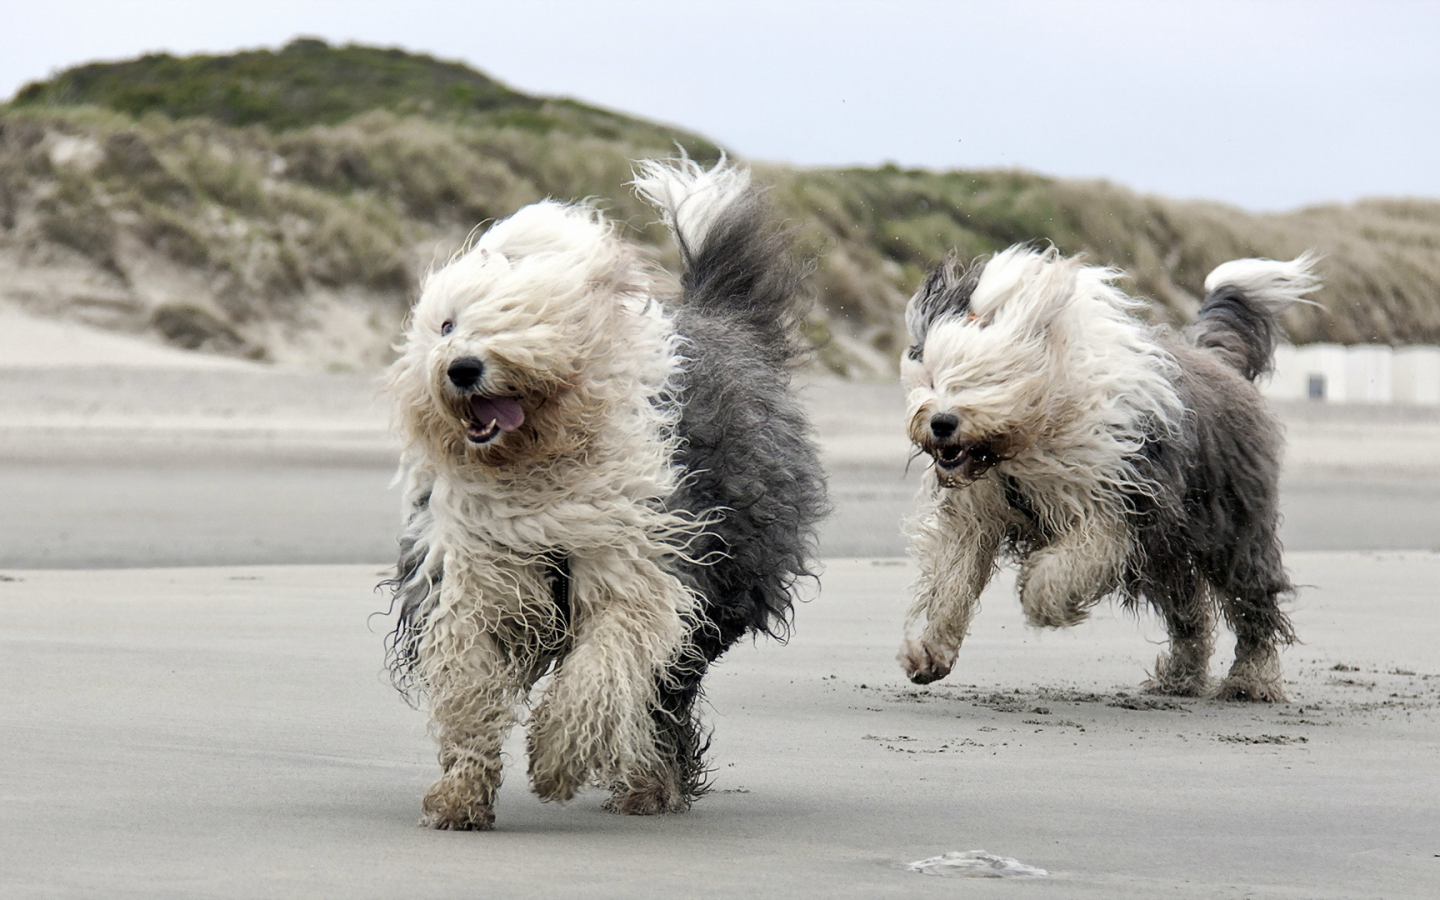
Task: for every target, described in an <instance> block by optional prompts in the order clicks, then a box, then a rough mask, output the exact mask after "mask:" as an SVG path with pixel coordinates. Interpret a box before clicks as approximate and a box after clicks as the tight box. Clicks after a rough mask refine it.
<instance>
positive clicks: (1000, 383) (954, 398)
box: [900, 246, 1318, 701]
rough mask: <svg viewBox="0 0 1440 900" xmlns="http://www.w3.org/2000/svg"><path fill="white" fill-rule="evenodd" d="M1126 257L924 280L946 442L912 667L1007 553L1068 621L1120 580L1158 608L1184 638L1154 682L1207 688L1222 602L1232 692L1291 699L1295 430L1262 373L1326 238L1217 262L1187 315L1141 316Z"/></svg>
mask: <svg viewBox="0 0 1440 900" xmlns="http://www.w3.org/2000/svg"><path fill="white" fill-rule="evenodd" d="M1120 274H1121V273H1120V272H1117V271H1115V270H1113V269H1106V268H1100V267H1095V266H1088V265H1085V264H1083V263H1082V262H1080V261H1078V260H1075V259H1066V258H1063V257H1061V256H1060V255H1059V254H1058V253H1057V252H1056V251H1055V250H1054V249H1053V248H1052V249H1048V250H1039V249H1035V248H1032V247H1028V246H1018V247H1012V248H1011V249H1009V250H1006V251H1004V252H1002V253H999V254H996V255H995V256H994V257H993V258H991V259H988V260H981V261H977V262H976V263H975V264H974V265H973V266H972V267H971V268H969V269H968V270H965V271H962V270H961V269H960V268H959V267H958V266H957V265H956V264H955V263H953V262H947V263H945V264H943V265H941V266H940V267H938V268H937V269H935V270H934V271H933V272H931V274H930V276H929V277H928V279H927V280H926V282H925V284H924V285H923V286H922V287H921V288H920V290H919V291H918V292H917V293H916V295H915V296H914V297H913V298H912V299H911V301H910V304H909V307H908V309H907V311H906V318H907V325H908V327H909V331H910V336H911V339H912V346H911V347H910V349H909V351H908V353H907V355H906V357H905V359H904V361H903V362H902V367H901V368H902V379H903V382H904V385H905V388H906V390H907V391H908V408H909V432H910V436H911V439H912V440H913V442H914V443H915V445H916V446H917V447H918V448H920V450H921V451H923V452H925V453H927V454H929V455H930V456H932V457H933V459H934V466H933V467H932V469H931V473H930V475H929V478H930V489H929V496H930V500H929V503H928V508H927V509H926V510H925V511H924V512H923V513H922V515H921V516H920V518H919V520H918V522H917V524H916V526H915V529H914V534H913V536H912V544H911V549H912V553H913V555H914V556H915V558H916V560H917V561H918V563H919V566H920V572H921V574H920V578H919V581H918V583H917V584H916V597H915V602H914V604H913V606H912V608H911V611H910V617H909V622H908V625H907V638H906V641H905V643H904V646H903V647H902V648H901V651H900V662H901V665H902V667H903V668H904V670H905V672H906V674H907V675H909V677H910V678H911V679H912V680H913V681H915V682H918V683H921V684H924V683H927V682H930V681H933V680H935V679H938V678H943V677H945V675H947V674H948V673H949V672H950V669H951V667H952V666H953V665H954V663H955V659H956V656H957V654H958V652H959V650H960V644H961V642H962V641H963V640H964V638H965V634H966V631H967V629H968V627H969V624H970V620H971V617H972V616H973V615H974V613H975V611H976V608H977V605H978V600H979V597H980V593H981V592H982V591H983V590H984V588H985V586H986V584H987V583H988V582H989V580H990V577H991V574H992V573H993V572H994V571H995V567H996V564H997V560H998V559H1000V558H1003V557H1005V556H1009V557H1011V558H1014V559H1016V560H1018V562H1019V563H1020V580H1019V586H1020V602H1021V605H1022V607H1023V608H1024V611H1025V615H1026V618H1027V619H1028V620H1029V622H1030V623H1031V624H1033V625H1037V626H1047V627H1064V626H1069V625H1074V624H1076V623H1078V622H1080V621H1081V620H1083V619H1084V618H1085V617H1086V616H1087V615H1088V614H1089V611H1090V609H1091V608H1092V607H1093V606H1094V605H1095V604H1096V603H1097V602H1099V601H1100V600H1101V599H1102V598H1104V597H1106V596H1108V595H1111V594H1117V593H1118V594H1119V595H1120V596H1121V597H1122V598H1123V599H1124V600H1125V601H1126V602H1127V603H1130V604H1136V603H1139V602H1142V601H1143V602H1148V603H1149V604H1150V605H1151V606H1152V607H1154V608H1155V609H1156V610H1157V611H1158V612H1159V613H1160V614H1161V615H1162V616H1163V617H1164V618H1165V621H1166V624H1167V626H1168V629H1169V632H1170V652H1169V653H1168V654H1165V655H1162V656H1161V658H1160V660H1159V661H1158V663H1157V666H1156V670H1155V673H1154V677H1153V679H1152V681H1151V683H1150V686H1151V687H1152V688H1153V689H1155V690H1158V691H1161V692H1165V693H1174V694H1184V695H1199V694H1202V693H1206V692H1208V691H1209V690H1210V689H1211V685H1210V682H1209V680H1208V676H1207V664H1208V661H1209V658H1210V653H1211V649H1212V643H1213V640H1212V636H1213V630H1214V623H1215V615H1214V608H1215V607H1216V606H1217V605H1218V607H1219V609H1220V611H1221V612H1222V613H1223V615H1224V617H1225V619H1226V620H1227V621H1228V623H1229V625H1230V627H1231V628H1232V629H1233V630H1234V632H1235V635H1236V658H1235V662H1234V665H1233V667H1232V668H1231V670H1230V674H1229V676H1228V677H1227V678H1226V679H1225V681H1224V682H1223V683H1222V684H1221V685H1220V687H1219V689H1218V694H1219V696H1222V697H1226V698H1248V699H1254V700H1272V701H1273V700H1280V699H1283V698H1284V692H1283V689H1282V687H1281V682H1280V666H1279V656H1278V645H1279V644H1282V643H1286V642H1289V641H1292V640H1293V639H1294V633H1293V631H1292V629H1291V626H1290V622H1289V620H1288V618H1287V617H1286V615H1285V613H1284V612H1283V611H1281V609H1280V607H1279V601H1280V599H1281V598H1282V597H1284V596H1286V595H1288V594H1289V593H1290V592H1291V590H1292V588H1291V585H1290V583H1289V581H1288V579H1287V577H1286V575H1285V570H1284V568H1283V566H1282V564H1281V558H1280V543H1279V540H1278V539H1277V537H1276V525H1277V520H1278V508H1277V496H1276V494H1277V481H1278V475H1279V466H1280V457H1281V431H1280V428H1279V425H1278V423H1276V422H1275V421H1274V419H1273V418H1272V416H1271V415H1270V413H1269V412H1268V411H1267V409H1266V407H1265V404H1264V402H1263V400H1262V399H1261V397H1260V394H1259V392H1258V391H1257V389H1256V388H1255V386H1254V385H1253V383H1252V382H1253V381H1254V379H1255V378H1256V377H1257V376H1258V375H1260V374H1261V373H1262V372H1264V371H1266V370H1267V369H1268V368H1269V366H1270V363H1271V357H1272V355H1273V352H1274V344H1275V340H1276V337H1277V334H1278V324H1277V321H1276V317H1277V315H1278V314H1279V313H1280V312H1281V311H1282V310H1284V309H1285V308H1286V307H1288V306H1289V305H1290V304H1292V303H1294V302H1296V301H1300V300H1302V299H1303V297H1304V294H1305V293H1307V292H1308V291H1311V290H1313V289H1314V288H1316V287H1317V286H1318V282H1317V280H1316V279H1315V277H1314V276H1313V275H1312V273H1311V271H1310V259H1309V258H1308V257H1301V258H1299V259H1297V260H1294V261H1293V262H1288V263H1286V262H1272V261H1269V260H1254V259H1251V260H1237V261H1235V262H1230V263H1226V264H1225V265H1223V266H1220V267H1219V268H1217V269H1216V270H1215V271H1214V272H1213V273H1211V275H1210V277H1209V278H1208V279H1207V280H1206V283H1205V286H1206V290H1207V291H1208V294H1207V297H1206V299H1205V302H1204V304H1203V306H1202V308H1201V310H1200V313H1199V317H1198V319H1197V321H1196V322H1195V324H1193V325H1191V326H1190V327H1189V328H1188V329H1186V330H1185V331H1184V332H1182V333H1181V334H1179V335H1175V334H1172V333H1170V332H1169V331H1167V330H1165V329H1159V328H1152V327H1149V326H1146V325H1145V324H1143V323H1141V322H1140V321H1139V320H1137V319H1136V318H1135V317H1134V315H1133V313H1134V312H1135V311H1136V310H1137V308H1139V307H1140V306H1141V302H1140V301H1137V300H1135V299H1133V298H1130V297H1128V296H1126V295H1125V294H1123V293H1121V292H1120V291H1119V290H1118V289H1116V288H1115V287H1114V286H1113V284H1112V282H1113V281H1114V279H1115V278H1117V277H1118V276H1119V275H1120Z"/></svg>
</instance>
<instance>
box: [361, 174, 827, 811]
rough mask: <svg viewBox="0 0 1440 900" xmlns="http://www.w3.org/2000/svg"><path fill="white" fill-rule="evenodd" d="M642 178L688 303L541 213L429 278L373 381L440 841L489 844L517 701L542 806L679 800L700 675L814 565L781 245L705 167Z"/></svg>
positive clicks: (407, 651) (572, 226)
mask: <svg viewBox="0 0 1440 900" xmlns="http://www.w3.org/2000/svg"><path fill="white" fill-rule="evenodd" d="M635 187H636V188H637V190H638V192H639V194H640V195H641V196H642V197H643V198H645V199H646V200H647V201H648V202H650V203H651V204H652V205H654V206H655V208H656V209H658V210H659V212H660V215H661V217H662V218H663V220H664V221H665V223H666V224H667V225H668V226H669V228H670V230H671V232H672V234H673V235H674V237H675V240H676V242H677V243H678V244H679V247H680V251H681V255H682V258H683V260H684V265H685V270H684V274H683V276H682V278H681V287H682V296H680V297H678V298H676V297H671V296H664V294H665V293H667V291H666V290H665V289H663V288H662V287H661V284H663V283H665V282H664V279H663V278H661V277H657V273H655V272H653V271H652V269H651V268H650V267H649V266H648V265H647V264H645V263H644V262H643V261H642V260H641V258H640V255H639V253H638V252H637V251H636V249H635V248H633V247H631V246H629V245H628V244H626V243H625V242H624V241H622V240H621V239H620V238H619V237H618V236H617V234H616V229H615V227H614V226H613V225H611V224H610V223H609V222H607V221H606V219H605V217H604V216H603V215H601V213H600V212H598V211H597V210H595V209H594V208H592V207H590V206H588V205H585V204H566V203H558V202H553V201H544V202H541V203H536V204H533V205H531V206H527V207H525V208H523V209H521V210H520V211H518V212H516V213H515V214H514V215H512V216H511V217H509V218H508V219H505V220H503V221H501V222H498V223H496V224H495V225H493V226H492V227H491V228H490V229H489V230H488V231H486V232H485V233H484V234H483V235H482V236H481V237H480V238H479V240H478V241H476V243H475V244H474V246H473V247H471V248H470V249H469V250H468V251H466V252H465V253H463V254H462V255H460V256H458V257H457V258H456V259H455V260H454V261H452V262H451V263H450V264H449V265H447V266H445V267H444V268H443V269H440V270H439V271H437V272H435V273H433V274H432V275H430V276H429V277H428V278H427V279H426V281H425V284H424V289H423V291H422V295H421V297H420V300H419V302H418V303H417V304H416V306H415V309H414V311H413V313H412V315H411V319H410V322H409V325H408V327H407V331H406V334H405V339H404V346H403V352H402V355H401V356H400V358H399V359H398V360H397V361H396V363H395V364H394V366H393V368H392V369H391V370H390V391H391V393H392V395H393V397H394V402H395V418H396V424H397V428H398V431H399V432H400V435H401V436H402V439H403V442H404V448H405V449H404V454H403V460H402V466H401V478H402V480H403V483H404V491H405V498H404V503H405V511H404V524H403V528H404V530H403V534H402V536H401V554H400V562H399V567H398V573H397V577H396V580H395V582H394V586H395V594H396V598H397V601H398V608H399V621H398V624H397V626H396V628H395V631H394V632H393V634H392V635H391V638H390V651H391V663H392V667H393V670H394V673H395V675H396V678H397V683H398V684H399V685H400V686H401V687H402V688H403V689H406V690H410V691H413V692H414V693H415V694H417V695H419V696H423V697H424V698H426V700H427V701H428V705H429V708H430V713H431V717H432V730H433V733H434V736H435V738H436V740H437V741H438V743H439V758H440V765H441V767H442V769H443V774H442V775H441V776H440V779H439V780H438V781H436V782H435V784H434V785H433V786H432V787H431V788H430V790H429V792H428V793H427V794H426V795H425V799H424V804H423V808H424V822H425V823H426V824H429V825H431V826H433V827H435V828H444V829H482V830H483V829H490V828H493V827H494V822H495V813H494V804H495V796H496V791H497V789H498V788H499V787H500V779H501V754H500V748H501V744H502V743H503V741H504V740H505V737H506V734H507V732H509V730H510V729H511V727H512V725H514V724H515V722H516V721H517V719H518V718H519V716H520V715H521V713H522V710H524V709H526V708H527V707H528V708H529V716H528V723H527V725H528V749H529V775H530V783H531V786H532V788H533V789H534V791H535V793H536V794H538V795H539V796H540V797H541V799H543V800H559V801H564V800H569V799H571V798H572V797H574V796H575V795H576V793H577V792H579V791H580V790H582V789H584V788H586V787H587V786H590V785H597V786H601V787H604V788H607V789H608V790H609V791H610V792H611V793H610V798H609V800H608V802H607V806H608V808H610V809H611V810H613V811H615V812H621V813H632V814H651V813H663V812H679V811H683V810H685V809H687V808H689V806H690V804H691V802H692V801H693V800H695V799H696V798H697V797H698V796H699V795H700V794H701V793H703V791H704V789H705V781H706V766H705V761H704V754H705V751H706V748H707V743H708V742H707V740H706V732H705V731H704V729H703V728H702V726H701V724H700V721H699V713H698V710H697V705H698V701H699V699H700V697H701V678H702V676H703V675H704V674H705V671H706V669H707V668H708V667H709V665H710V663H712V662H713V661H714V660H715V659H716V658H717V657H719V656H720V655H721V654H722V653H724V652H725V650H726V649H727V648H729V647H730V646H731V645H733V644H734V643H735V642H736V641H738V640H739V639H740V638H741V637H743V636H745V635H747V634H753V633H757V632H759V633H766V634H770V635H776V636H782V637H783V636H784V634H785V633H786V632H787V629H788V627H789V622H790V613H791V602H792V599H793V588H794V586H795V583H796V581H797V580H798V579H800V578H801V577H802V576H805V575H808V574H810V573H811V559H812V557H813V551H814V543H815V526H816V523H817V522H818V520H819V519H820V517H821V516H822V514H823V512H824V510H825V509H826V500H825V482H824V478H823V475H822V473H821V469H820V465H819V462H818V460H817V456H816V450H815V446H814V444H813V443H812V440H811V438H810V429H809V425H808V424H807V422H806V418H805V416H804V414H803V413H802V411H801V409H800V406H799V405H798V403H797V401H796V399H795V397H794V396H793V394H792V393H791V390H790V386H789V385H790V374H789V372H790V367H791V364H792V363H793V362H794V361H795V360H796V358H797V356H798V355H799V353H800V342H799V339H798V336H797V328H796V326H797V324H798V320H799V318H800V316H801V314H802V311H803V305H802V295H801V291H800V273H799V271H798V269H797V268H796V266H795V265H794V264H793V263H792V262H791V259H790V255H789V241H788V239H787V238H786V237H785V235H784V234H782V233H781V232H780V231H778V230H776V229H775V228H774V227H773V226H772V225H771V224H770V223H769V221H768V210H767V205H766V203H765V202H764V200H763V197H762V195H761V193H760V192H759V191H757V190H755V189H754V188H752V187H751V186H750V178H749V172H748V171H746V170H744V169H740V168H736V167H735V166H733V165H729V164H727V163H726V162H724V161H723V160H722V161H721V163H720V164H718V165H716V166H715V167H714V168H712V169H710V170H709V171H704V170H702V169H701V168H700V167H699V166H697V165H696V164H694V163H692V162H690V161H689V160H679V161H672V162H670V163H660V162H653V161H647V162H642V163H639V165H638V171H637V179H636V181H635ZM546 675H548V676H549V678H548V680H547V682H546V683H545V684H544V685H543V686H542V687H543V690H542V691H541V692H540V696H539V697H538V700H537V701H536V702H535V703H534V704H533V706H531V704H530V699H531V698H530V694H531V691H532V688H534V687H535V686H536V682H537V681H538V680H539V679H541V678H542V676H546Z"/></svg>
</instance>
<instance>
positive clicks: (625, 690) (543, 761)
mask: <svg viewBox="0 0 1440 900" xmlns="http://www.w3.org/2000/svg"><path fill="white" fill-rule="evenodd" d="M640 549H641V548H625V549H624V550H618V551H609V552H601V553H593V554H587V555H585V556H572V557H571V560H570V567H571V608H572V612H571V615H572V617H573V620H572V626H571V627H572V633H573V634H574V643H573V645H572V648H571V649H570V652H569V653H568V654H567V655H566V656H565V658H564V660H563V661H562V662H561V663H560V666H559V669H558V671H557V672H556V674H555V679H554V681H553V682H552V683H551V684H550V687H549V689H548V690H547V691H546V693H545V697H544V698H543V699H542V700H541V702H540V705H539V706H538V707H537V708H536V710H535V712H534V715H533V716H532V718H531V723H530V729H529V750H530V784H531V787H532V788H533V789H534V791H535V793H536V794H537V795H539V797H540V799H542V800H560V801H564V800H569V799H571V798H572V797H574V796H575V794H576V793H577V792H579V791H580V789H581V788H583V787H585V786H586V785H587V784H591V783H595V782H599V783H603V784H608V783H613V782H616V781H622V780H625V779H629V778H631V777H634V776H635V775H636V773H639V772H643V771H645V770H647V769H653V768H654V767H655V766H656V764H657V762H658V760H657V759H656V758H655V753H654V748H655V746H656V737H655V733H654V723H653V720H652V718H651V709H652V707H653V705H654V702H655V697H654V685H655V677H656V674H657V673H658V672H659V671H661V670H662V669H663V668H664V667H665V666H666V665H667V664H668V663H669V662H670V661H671V660H672V659H673V658H674V656H675V654H676V653H677V652H678V650H679V647H680V641H681V638H682V627H681V617H680V616H679V615H677V610H678V609H682V608H684V607H685V606H687V605H688V603H689V596H688V593H687V591H686V589H685V588H684V587H683V586H682V585H681V583H680V581H679V579H677V578H676V577H675V576H674V575H672V574H670V573H669V572H666V571H665V570H664V569H662V568H661V567H660V565H659V564H658V563H656V562H655V561H654V560H651V559H648V558H644V557H639V558H637V556H638V554H639V552H640ZM626 551H628V552H626Z"/></svg>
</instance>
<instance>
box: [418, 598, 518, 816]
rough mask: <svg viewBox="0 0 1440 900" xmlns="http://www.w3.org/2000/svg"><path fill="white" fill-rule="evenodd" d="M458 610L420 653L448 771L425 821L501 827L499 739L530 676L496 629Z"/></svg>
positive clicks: (430, 796)
mask: <svg viewBox="0 0 1440 900" xmlns="http://www.w3.org/2000/svg"><path fill="white" fill-rule="evenodd" d="M467 625H468V623H466V622H465V621H464V619H463V618H461V617H458V616H446V615H441V616H437V618H436V620H435V621H433V622H432V623H431V625H430V637H429V639H428V640H427V641H426V642H425V645H424V646H423V647H422V651H421V659H422V665H423V666H424V669H425V676H426V685H427V687H428V689H429V694H430V700H431V720H432V728H433V731H434V734H435V739H436V741H437V742H438V743H439V745H440V751H439V757H440V765H441V768H442V769H443V771H444V774H443V775H441V776H440V779H439V780H438V781H436V782H435V783H434V784H433V785H431V787H430V790H429V791H428V792H426V794H425V800H424V804H423V809H424V813H425V817H424V818H423V819H422V820H421V821H422V823H423V824H426V825H429V826H430V827H432V828H439V829H445V830H455V831H489V830H490V829H492V828H494V827H495V794H496V792H497V791H498V790H499V789H500V779H501V761H500V747H501V745H502V744H503V743H504V741H505V736H506V734H508V733H509V731H510V728H511V727H512V726H513V725H514V724H515V713H516V709H517V706H518V704H519V702H520V701H521V699H522V697H523V695H524V692H525V690H526V687H527V686H528V682H529V679H528V678H526V677H523V676H522V675H521V674H520V673H518V672H516V671H515V669H514V667H513V666H512V665H511V664H509V662H508V661H507V660H506V659H505V654H504V652H503V651H502V650H501V649H500V647H499V646H498V644H497V641H496V639H495V636H494V635H493V634H490V633H487V632H484V631H479V630H478V629H475V628H472V627H467Z"/></svg>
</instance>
